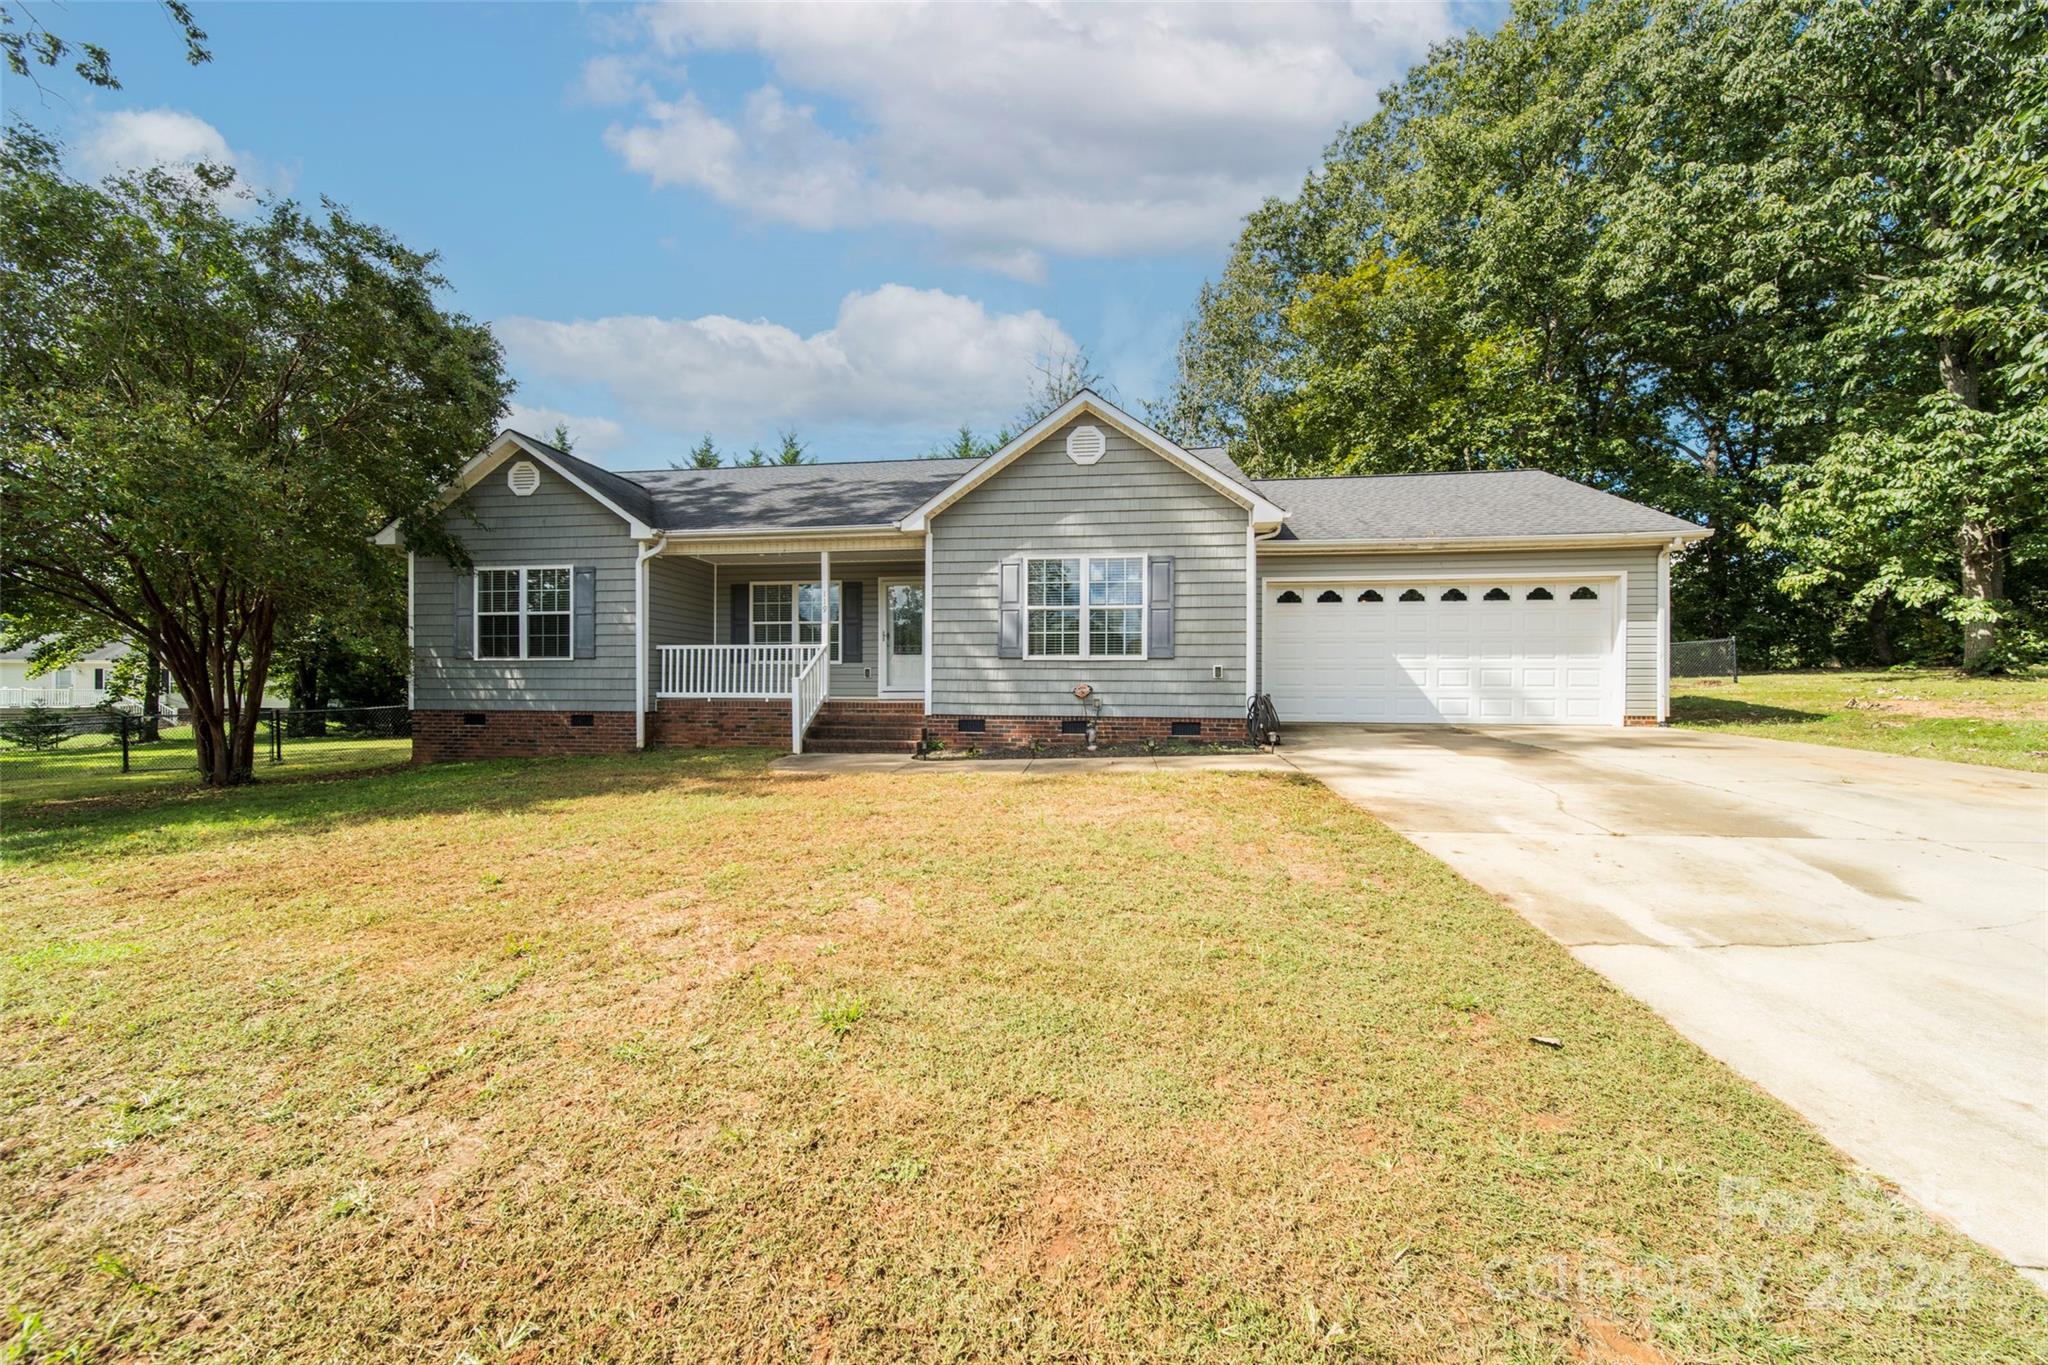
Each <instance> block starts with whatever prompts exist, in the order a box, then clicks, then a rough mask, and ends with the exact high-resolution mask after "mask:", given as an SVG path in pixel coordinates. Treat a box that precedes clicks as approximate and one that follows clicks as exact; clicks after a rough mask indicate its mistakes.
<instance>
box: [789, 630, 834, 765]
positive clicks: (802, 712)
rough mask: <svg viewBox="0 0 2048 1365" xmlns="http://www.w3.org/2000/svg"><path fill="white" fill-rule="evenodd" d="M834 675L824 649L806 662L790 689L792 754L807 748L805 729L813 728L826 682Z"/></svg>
mask: <svg viewBox="0 0 2048 1365" xmlns="http://www.w3.org/2000/svg"><path fill="white" fill-rule="evenodd" d="M831 675H832V670H831V666H830V665H829V664H827V663H826V662H825V651H824V650H822V649H821V650H818V651H817V652H815V653H814V654H812V655H811V661H810V662H809V663H807V664H805V665H804V666H803V671H802V672H800V673H798V674H797V675H796V682H795V683H794V684H792V685H791V687H790V689H789V751H790V752H791V753H793V754H800V753H802V752H803V751H804V731H806V730H808V729H810V728H811V719H812V717H814V716H816V715H817V714H818V708H819V707H821V706H823V705H824V704H825V684H826V682H828V681H829V680H830V678H831Z"/></svg>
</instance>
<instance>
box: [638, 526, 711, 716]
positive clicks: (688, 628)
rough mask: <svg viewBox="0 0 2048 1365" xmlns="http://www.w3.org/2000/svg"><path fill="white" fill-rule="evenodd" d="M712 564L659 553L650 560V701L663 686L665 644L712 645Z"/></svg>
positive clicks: (648, 594) (648, 635) (648, 683)
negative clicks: (662, 660)
mask: <svg viewBox="0 0 2048 1365" xmlns="http://www.w3.org/2000/svg"><path fill="white" fill-rule="evenodd" d="M711 623H712V610H711V566H710V565H709V564H706V563H705V562H704V561H703V560H701V559H688V558H684V557H682V556H678V555H656V556H655V557H654V558H653V559H650V560H648V561H647V704H648V705H649V706H650V707H651V706H653V705H654V693H655V691H656V690H657V689H658V688H659V687H660V686H661V654H660V649H661V646H663V645H708V644H711V643H713V639H714V637H713V636H712V634H711Z"/></svg>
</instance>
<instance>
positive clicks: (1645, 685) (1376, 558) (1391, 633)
mask: <svg viewBox="0 0 2048 1365" xmlns="http://www.w3.org/2000/svg"><path fill="white" fill-rule="evenodd" d="M442 515H443V517H444V518H445V521H444V524H445V525H446V527H447V529H449V530H450V531H451V532H452V533H453V534H455V535H456V536H457V537H458V538H460V539H461V541H462V542H463V543H464V544H465V545H466V546H467V548H468V550H469V554H470V557H471V559H472V561H473V564H474V568H473V571H471V572H467V573H457V572H456V571H454V570H453V569H451V568H450V567H449V566H448V564H447V563H446V562H445V561H443V560H441V559H440V558H438V557H434V556H430V555H427V554H423V553H412V552H410V551H407V563H408V566H409V571H408V582H409V588H408V590H409V593H410V613H411V632H412V646H413V676H412V706H413V746H414V753H415V755H416V756H417V757H418V758H420V759H421V760H424V761H432V760H437V759H450V758H471V757H486V756H496V755H505V754H521V753H553V752H606V751H618V750H627V749H633V748H637V747H640V746H643V745H646V744H649V743H663V744H684V745H716V744H775V745H783V746H788V747H791V748H795V749H799V750H801V749H803V748H806V747H809V748H813V749H866V748H874V749H888V748H898V749H901V748H908V747H911V746H912V745H913V744H914V743H915V742H916V741H917V740H918V739H919V738H920V737H921V736H922V737H926V738H929V739H930V740H933V741H943V742H944V743H946V744H947V745H949V746H951V747H954V748H963V747H978V748H982V749H1003V748H1015V747H1023V746H1030V745H1034V744H1037V743H1041V742H1042V743H1046V744H1050V745H1060V744H1063V743H1071V744H1079V743H1082V742H1084V740H1085V738H1086V736H1087V734H1088V732H1089V727H1090V726H1091V725H1092V726H1093V727H1094V728H1095V733H1096V735H1097V736H1098V738H1099V740H1100V742H1102V743H1118V742H1126V741H1130V740H1137V739H1148V738H1157V739H1166V738H1169V737H1173V736H1181V737H1186V738H1190V739H1197V740H1223V739H1242V738H1243V737H1244V735H1245V718H1246V710H1247V705H1248V703H1249V702H1250V701H1251V700H1252V699H1254V698H1256V697H1257V696H1258V695H1259V694H1261V693H1264V694H1268V695H1270V696H1271V698H1272V699H1273V702H1274V705H1275V707H1276V709H1277V712H1278V714H1279V717H1280V718H1281V720H1282V721H1283V722H1286V721H1296V720H1300V721H1365V722H1389V723H1398V724H1459V723H1465V724H1492V725H1558V724H1573V725H1622V724H1636V723H1655V722H1657V721H1661V720H1663V719H1664V717H1665V711H1666V704H1667V692H1668V652H1669V626H1670V569H1671V556H1672V555H1673V553H1675V552H1677V551H1681V550H1683V549H1684V548H1685V547H1686V546H1687V545H1689V544H1690V543H1692V542H1694V541H1697V540H1700V539H1702V538H1704V537H1705V536H1707V535H1709V534H1711V532H1709V531H1708V530H1707V529H1705V528H1703V527H1700V526H1697V525H1694V524H1693V523H1691V522H1687V521H1682V520H1679V519H1678V518H1675V517H1671V516H1667V515H1665V514H1664V513H1662V512H1658V511H1654V510H1652V509H1650V508H1647V507H1643V506H1641V505H1639V504H1637V503H1633V502H1630V501H1628V500H1626V499H1624V498H1619V497H1615V496H1613V495H1611V494H1608V493H1603V492H1599V491H1597V490H1595V489H1592V488H1587V487H1584V486H1582V485H1580V484H1576V483H1572V482H1570V481H1569V480H1566V479H1561V478H1557V477H1555V476H1554V475H1550V474H1545V473H1539V472H1535V471H1514V472H1482V473H1452V474H1422V475H1394V476H1383V477H1367V478H1321V479H1254V478H1250V477H1248V476H1247V475H1246V474H1245V473H1244V472H1243V471H1242V470H1241V469H1239V468H1238V467H1237V466H1236V465H1235V464H1234V463H1233V462H1232V461H1231V460H1230V459H1229V457H1228V456H1227V455H1226V454H1225V453H1224V452H1223V451H1221V450H1217V449H1194V450H1190V449H1185V448H1183V447H1181V446H1179V445H1177V444H1175V443H1174V442H1172V441H1170V440H1168V439H1166V438H1165V437H1164V436H1162V435H1160V434H1159V433H1158V432H1156V431H1153V430H1151V429H1150V428H1149V427H1147V426H1146V425H1145V424H1144V423H1142V422H1140V421H1138V420H1137V419H1136V418H1134V417H1132V416H1131V415H1130V414H1128V413H1125V412H1123V411H1120V410H1119V409H1118V408H1117V407H1115V406H1114V405H1113V404H1111V403H1108V402H1106V401H1105V400H1103V399H1102V398H1100V397H1098V396H1096V395H1095V394H1093V393H1087V392H1084V393H1081V394H1080V395H1078V396H1076V397H1075V398H1074V399H1072V400H1071V401H1070V402H1068V403H1066V404H1065V405H1064V406H1062V407H1061V408H1060V409H1059V410H1058V411H1057V412H1054V413H1053V414H1051V415H1050V416H1049V417H1047V418H1046V419H1045V420H1044V421H1042V422H1040V423H1038V424H1037V425H1036V426H1034V427H1033V428H1032V429H1031V430H1029V431H1027V432H1025V433H1024V434H1023V435H1022V436H1019V437H1018V438H1017V439H1016V440H1014V441H1012V442H1010V443H1009V444H1008V445H1007V446H1005V447H1003V449H1001V450H999V451H997V452H995V453H994V454H992V455H990V456H988V457H986V458H985V459H978V460H889V461H880V462H874V463H854V464H818V465H798V466H769V467H750V468H723V469H708V470H700V469H674V470H654V471H650V472H645V473H635V474H618V473H613V472H611V471H609V470H604V469H600V468H598V467H597V466H595V465H592V464H590V463H588V462H587V461H584V460H580V459H577V458H576V457H574V456H572V455H569V454H567V453H565V452H563V451H560V450H557V449H555V448H554V447H552V446H550V445H547V444H545V443H543V442H540V441H536V440H534V439H533V438H531V437H529V436H524V435H521V434H519V433H517V432H506V433H505V434H504V435H502V436H500V437H499V438H498V439H497V441H495V442H494V443H493V444H492V445H491V447H490V448H489V449H488V450H486V451H485V452H484V453H483V454H482V455H480V456H478V457H477V459H476V460H474V461H473V462H471V464H470V465H469V467H468V468H467V469H465V470H464V471H463V473H462V475H461V477H460V478H459V479H458V480H457V482H456V483H455V484H454V485H453V486H452V487H451V488H450V489H449V490H448V493H447V500H446V503H445V510H444V511H443V513H442ZM378 540H379V542H380V543H381V544H384V545H388V546H392V547H394V548H396V549H399V550H406V546H405V545H404V543H403V538H402V536H401V534H400V532H399V530H398V528H397V526H396V525H393V526H391V527H387V528H386V529H385V530H384V531H383V532H382V533H380V535H379V537H378Z"/></svg>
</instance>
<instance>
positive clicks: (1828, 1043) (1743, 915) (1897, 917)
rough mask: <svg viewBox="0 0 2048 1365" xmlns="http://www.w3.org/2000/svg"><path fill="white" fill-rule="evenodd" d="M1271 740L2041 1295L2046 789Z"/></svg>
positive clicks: (1660, 750) (1554, 744) (1510, 734)
mask: <svg viewBox="0 0 2048 1365" xmlns="http://www.w3.org/2000/svg"><path fill="white" fill-rule="evenodd" d="M1286 735H1287V739H1286V743H1285V745H1284V746H1283V748H1282V749H1281V750H1280V752H1281V754H1282V755H1284V756H1285V757H1286V758H1288V759H1289V760H1290V761H1291V762H1292V763H1293V764H1294V765H1295V766H1296V767H1297V768H1299V769H1300V770H1301V771H1303V772H1305V773H1309V774H1311V775H1313V776H1315V777H1317V778H1319V779H1321V780H1322V781H1324V782H1326V783H1328V784H1329V785H1330V786H1331V787H1332V788H1333V789H1335V790H1336V791H1337V792H1339V793H1341V794H1342V795H1344V796H1345V797H1347V798H1349V799H1351V800H1352V801H1355V802H1356V803H1358V804H1359V805H1361V806H1363V807H1365V808H1366V809H1367V810H1370V811H1371V812H1372V813H1373V814H1374V815H1376V816H1378V817H1379V818H1380V819H1382V820H1384V821H1386V822H1387V823H1388V824H1389V825H1391V826H1392V827H1393V828H1394V829H1396V830H1398V831H1400V832H1401V833H1402V834H1403V835H1405V836H1407V837H1408V838H1409V839H1411V840H1413V841H1414V842H1415V843H1417V844H1418V845H1420V846H1421V847H1422V848H1424V849H1425V850H1427V851H1428V852H1429V853H1431V854H1433V855H1435V856H1436V857H1437V858H1440V859H1442V860H1443V861H1444V862H1446V863H1448V864H1450V866H1451V867H1453V868H1455V869H1456V870H1457V871H1458V872H1459V873H1461V874H1462V875H1464V876H1465V877H1467V878H1468V879H1470V880H1471V881H1474V882H1476V883H1478V884H1479V885H1480V886H1483V887H1486V888H1487V889H1489V890H1491V891H1494V892H1496V893H1498V894H1499V895H1501V896H1502V897H1504V898H1505V899H1506V900H1507V901H1508V903H1509V904H1511V905H1512V906H1514V907H1515V908H1516V909H1517V910H1519V911H1520V912H1521V913H1522V914H1524V915H1526V916H1527V917H1528V918H1529V919H1530V920H1531V921H1533V922H1534V923H1535V924H1536V925H1538V926H1539V927H1541V928H1542V929H1543V930H1545V931H1546V932H1547V933H1549V934H1550V935H1551V936H1552V937H1554V938H1556V939H1557V940H1558V941H1559V942H1561V943H1563V944H1565V945H1566V946H1567V947H1569V948H1570V949H1571V951H1572V953H1573V954H1574V955H1575V956H1576V957H1578V958H1579V960H1580V961H1582V962H1584V963H1586V964H1587V965H1589V966H1591V967H1593V968H1594V969H1595V970H1597V971H1599V972H1601V973H1602V974H1603V975H1605V976H1606V977H1607V978H1608V979H1610V980H1612V981H1613V982H1614V983H1615V984H1616V985H1618V986H1620V987H1621V988H1622V989H1624V990H1626V991H1628V992H1629V993H1631V994H1632V995H1635V996H1636V997H1637V998H1638V999H1641V1000H1643V1001H1644V1002H1646V1003H1647V1004H1649V1005H1650V1006H1651V1007H1652V1008H1654V1009H1656V1010H1657V1011H1658V1012H1659V1013H1660V1014H1662V1015H1663V1016H1664V1017H1665V1018H1667V1019H1669V1020H1670V1021H1671V1022H1672V1023H1673V1024H1674V1025H1676V1026H1677V1027H1678V1029H1679V1030H1680V1031H1681V1032H1683V1033H1684V1034H1685V1035H1686V1036H1687V1037H1689V1038H1691V1039H1692V1040H1693V1041H1694V1042H1696V1043H1698V1044H1699V1045H1700V1046H1701V1047H1702V1048H1704V1049H1706V1050H1707V1051H1708V1052H1710V1053H1712V1054H1713V1055H1714V1056H1716V1057H1718V1058H1720V1059H1721V1060H1722V1061H1724V1062H1726V1063H1728V1064H1729V1065H1730V1066H1732V1067H1734V1068H1735V1069H1736V1070H1737V1071H1740V1072H1741V1073H1742V1074H1744V1075H1745V1076H1748V1077H1749V1078H1750V1079H1752V1080H1754V1081H1755V1082H1756V1083H1757V1084H1759V1085H1761V1086H1762V1087H1763V1088H1764V1089H1766V1090H1768V1091H1770V1092H1771V1093H1772V1094H1773V1095H1776V1096H1777V1097H1778V1098H1779V1099H1781V1100H1783V1101H1785V1102H1786V1103H1787V1104H1790V1105H1791V1106H1792V1107H1793V1108H1795V1109H1797V1110H1799V1111H1800V1112H1801V1113H1802V1114H1804V1115H1805V1116H1806V1117H1807V1118H1808V1119H1809V1120H1811V1121H1812V1122H1813V1123H1814V1124H1815V1125H1816V1126H1817V1127H1818V1128H1819V1129H1820V1130H1821V1132H1822V1133H1824V1134H1825V1135H1826V1136H1827V1137H1828V1138H1829V1139H1830V1140H1831V1141H1833V1142H1834V1143H1835V1144H1836V1145H1837V1146H1839V1147H1840V1148H1841V1149H1842V1150H1843V1151H1845V1152H1847V1153H1848V1154H1849V1155H1850V1156H1851V1157H1853V1158H1855V1159H1856V1160H1857V1161H1859V1162H1861V1163H1863V1164H1864V1165H1865V1166H1867V1167H1868V1168H1869V1169H1871V1170H1873V1171H1875V1172H1877V1173H1878V1174H1880V1175H1882V1176H1885V1177H1887V1178H1889V1179H1891V1180H1893V1181H1895V1182H1897V1183H1898V1185H1899V1187H1900V1188H1901V1189H1902V1190H1904V1191H1905V1193H1906V1194H1907V1195H1908V1196H1910V1197H1911V1198H1913V1199H1915V1200H1916V1201H1918V1202H1919V1203H1920V1204H1921V1205H1922V1206H1924V1207H1925V1208H1927V1209H1929V1210H1931V1211H1932V1212H1934V1213H1936V1214H1937V1215H1939V1216H1941V1217H1943V1218H1945V1219H1947V1220H1948V1221H1949V1222H1951V1223H1953V1224H1954V1225H1955V1226H1956V1227H1958V1228H1960V1229H1961V1230H1962V1231H1963V1232H1965V1233H1967V1234H1969V1235H1970V1236H1973V1237H1975V1238H1976V1239H1977V1240H1979V1241H1981V1242H1983V1243H1984V1244H1985V1245H1986V1246H1989V1247H1990V1248H1992V1249H1993V1250H1995V1251H1997V1252H1999V1253H2000V1254H2001V1255H2003V1256H2005V1257H2006V1258H2008V1259H2009V1260H2011V1261H2012V1262H2013V1263H2014V1264H2016V1265H2018V1266H2020V1267H2022V1268H2023V1269H2025V1270H2027V1271H2028V1273H2030V1274H2031V1275H2032V1277H2033V1278H2034V1279H2035V1280H2036V1281H2037V1282H2040V1283H2043V1284H2044V1285H2048V1272H2044V1269H2043V1267H2048V779H2044V778H2042V777H2038V776H2034V775H2032V774H2027V773H2018V772H2008V771H2005V770H2002V769H1998V768H1983V767H1975V766H1969V765H1964V764H1957V763H1940V762H1934V761H1931V760H1925V759H1913V758H1901V757H1895V756H1892V755H1888V754H1876V753H1867V752H1863V751H1860V750H1854V749H1836V748H1828V747H1823V746H1820V745H1812V744H1795V743H1781V742H1778V741H1774V740H1761V739H1748V738H1743V737H1737V736H1722V735H1712V734H1702V733H1698V732H1686V731H1641V730H1628V731H1620V730H1611V729H1608V730H1590V729H1586V730H1581V729H1569V730H1549V729H1516V730H1463V729H1447V728H1432V729H1420V728H1417V729H1398V730H1397V729H1385V728H1375V727H1360V726H1290V727H1288V729H1287V732H1286Z"/></svg>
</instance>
